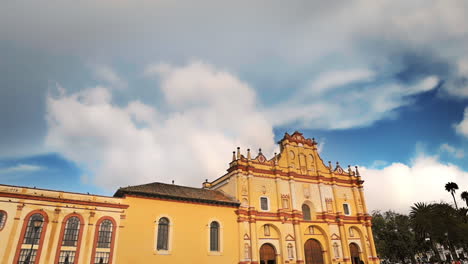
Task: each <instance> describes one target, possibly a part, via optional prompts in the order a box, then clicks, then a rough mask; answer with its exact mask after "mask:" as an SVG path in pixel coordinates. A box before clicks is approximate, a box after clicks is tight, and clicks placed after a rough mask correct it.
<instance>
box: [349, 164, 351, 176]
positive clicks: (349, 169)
mask: <svg viewBox="0 0 468 264" xmlns="http://www.w3.org/2000/svg"><path fill="white" fill-rule="evenodd" d="M348 173H349V175H351V165H348Z"/></svg>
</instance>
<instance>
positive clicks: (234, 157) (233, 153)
mask: <svg viewBox="0 0 468 264" xmlns="http://www.w3.org/2000/svg"><path fill="white" fill-rule="evenodd" d="M235 160H236V152H235V151H233V152H232V161H235Z"/></svg>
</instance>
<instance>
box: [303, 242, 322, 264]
mask: <svg viewBox="0 0 468 264" xmlns="http://www.w3.org/2000/svg"><path fill="white" fill-rule="evenodd" d="M304 254H305V261H306V264H324V262H323V254H322V246H321V245H320V242H318V241H317V240H315V239H309V240H307V242H306V243H305V244H304Z"/></svg>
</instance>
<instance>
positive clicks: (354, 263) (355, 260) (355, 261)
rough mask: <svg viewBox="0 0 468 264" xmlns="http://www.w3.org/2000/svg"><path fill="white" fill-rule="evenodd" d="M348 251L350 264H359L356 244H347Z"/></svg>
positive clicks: (359, 259)
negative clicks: (349, 252)
mask: <svg viewBox="0 0 468 264" xmlns="http://www.w3.org/2000/svg"><path fill="white" fill-rule="evenodd" d="M349 251H351V262H352V264H361V258H360V257H359V246H358V245H357V244H356V243H351V244H349Z"/></svg>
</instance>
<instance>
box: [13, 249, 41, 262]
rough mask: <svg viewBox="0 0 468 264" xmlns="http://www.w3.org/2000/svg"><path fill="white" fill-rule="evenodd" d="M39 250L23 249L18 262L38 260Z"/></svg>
mask: <svg viewBox="0 0 468 264" xmlns="http://www.w3.org/2000/svg"><path fill="white" fill-rule="evenodd" d="M36 253H37V250H35V249H33V250H32V251H31V249H29V248H28V249H21V251H20V257H19V259H18V264H26V263H34V262H35V261H36Z"/></svg>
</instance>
